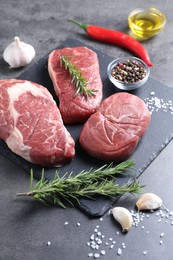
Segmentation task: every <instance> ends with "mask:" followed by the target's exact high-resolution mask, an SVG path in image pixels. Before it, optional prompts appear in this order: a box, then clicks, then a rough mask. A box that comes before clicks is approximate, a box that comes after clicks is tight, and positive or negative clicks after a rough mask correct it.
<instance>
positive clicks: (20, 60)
mask: <svg viewBox="0 0 173 260" xmlns="http://www.w3.org/2000/svg"><path fill="white" fill-rule="evenodd" d="M34 57H35V50H34V48H33V47H32V46H31V45H30V44H27V43H25V42H22V41H20V38H19V37H17V36H16V37H14V42H12V43H10V44H9V45H8V46H7V47H6V49H5V50H4V53H3V58H4V60H5V61H6V62H7V63H8V64H9V65H10V68H19V67H24V66H26V65H28V64H29V63H31V61H32V59H33V58H34Z"/></svg>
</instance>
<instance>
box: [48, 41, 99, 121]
mask: <svg viewBox="0 0 173 260" xmlns="http://www.w3.org/2000/svg"><path fill="white" fill-rule="evenodd" d="M61 56H67V57H70V61H71V62H72V63H73V65H74V66H75V67H77V68H79V69H80V71H81V73H82V76H83V77H85V78H86V79H87V81H88V82H87V88H89V89H94V90H96V92H94V93H95V97H89V98H86V96H82V95H80V94H78V95H76V96H74V95H75V93H76V87H75V85H74V83H72V77H71V76H70V74H69V71H68V70H65V68H64V67H63V66H60V57H61ZM48 71H49V75H50V78H51V80H52V82H53V85H54V89H55V92H56V94H57V96H58V98H59V102H60V103H59V109H60V112H61V115H62V118H63V121H64V122H65V123H67V124H72V123H81V122H85V121H86V120H87V119H88V118H89V117H90V115H91V114H93V113H94V112H96V110H97V109H98V107H99V106H100V103H101V101H102V81H101V77H100V68H99V61H98V57H97V54H96V53H95V52H94V51H92V50H90V49H89V48H87V47H84V46H79V47H73V48H62V49H57V50H54V51H52V52H51V53H50V55H49V59H48Z"/></svg>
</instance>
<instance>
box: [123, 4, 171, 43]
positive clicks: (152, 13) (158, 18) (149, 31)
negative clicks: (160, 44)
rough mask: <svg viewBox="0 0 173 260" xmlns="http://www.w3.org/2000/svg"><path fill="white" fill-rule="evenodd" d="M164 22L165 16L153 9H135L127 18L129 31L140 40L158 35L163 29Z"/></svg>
mask: <svg viewBox="0 0 173 260" xmlns="http://www.w3.org/2000/svg"><path fill="white" fill-rule="evenodd" d="M165 22H166V18H165V15H164V14H163V13H161V12H160V11H159V10H157V9H155V8H150V9H147V10H143V9H136V10H134V11H133V12H132V13H131V14H130V15H129V17H128V23H129V27H130V29H131V30H132V32H133V33H134V34H135V35H136V36H137V37H139V38H140V39H142V40H144V39H148V38H150V37H152V36H154V35H156V34H157V33H159V32H160V31H161V30H162V29H163V28H164V26H165Z"/></svg>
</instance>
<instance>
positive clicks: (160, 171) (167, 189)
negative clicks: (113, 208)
mask: <svg viewBox="0 0 173 260" xmlns="http://www.w3.org/2000/svg"><path fill="white" fill-rule="evenodd" d="M149 6H154V7H157V8H158V9H160V10H162V11H163V12H164V13H165V14H166V17H167V25H166V28H165V29H164V30H163V31H162V32H161V33H160V34H159V35H158V36H156V37H154V38H152V39H150V40H148V41H145V42H144V43H143V44H144V46H145V47H146V48H147V50H148V52H149V54H150V57H151V60H152V62H153V63H154V67H153V68H152V69H151V76H153V77H155V78H157V79H159V80H161V81H163V82H164V83H166V84H168V85H170V86H171V87H173V79H172V68H173V66H172V60H173V33H172V28H173V20H172V12H173V4H172V1H169V0H167V1H161V0H153V1H148V0H147V1H143V2H139V1H138V0H135V1H128V0H121V1H110V0H107V1H103V0H94V1H90V0H89V1H79V0H73V1H67V0H65V1H60V0H57V1H53V0H50V1H45V0H42V1H39V0H36V1H24V0H18V1H17V0H16V1H12V0H7V1H2V0H0V79H5V78H12V77H17V76H18V75H19V74H20V73H21V72H22V71H25V69H26V68H24V69H20V70H10V69H9V68H8V65H7V64H6V63H5V62H4V61H3V59H2V53H3V50H4V48H5V47H6V46H7V45H8V44H9V43H10V42H11V41H12V39H13V37H14V36H15V35H18V36H20V38H21V40H23V41H26V42H28V43H30V44H32V45H33V46H34V47H35V49H36V58H35V59H34V60H33V62H32V64H33V63H35V62H39V60H40V59H41V58H42V57H44V55H45V54H47V53H49V52H50V51H51V50H52V49H54V48H55V47H57V46H58V45H59V44H60V43H61V42H62V41H64V40H65V39H66V38H74V39H78V40H82V41H84V42H85V43H86V44H91V45H92V46H93V47H95V48H98V49H99V50H101V51H102V52H106V53H107V54H109V55H111V56H113V57H118V56H126V55H129V54H130V53H129V52H128V51H127V50H124V49H121V48H120V47H117V46H113V45H109V44H104V43H99V42H95V41H93V40H91V39H89V38H88V37H87V36H86V35H84V33H83V31H82V30H81V29H80V28H78V27H76V26H75V25H73V24H70V23H68V22H67V20H68V19H70V18H75V19H77V20H79V21H81V22H84V23H92V24H96V25H100V26H104V27H108V28H114V29H117V30H120V31H123V32H127V31H128V26H127V15H128V13H129V12H130V11H131V10H133V9H134V8H137V7H149ZM32 64H31V65H29V66H32ZM170 99H172V100H173V97H170ZM160 123H162V122H160ZM156 134H157V129H156ZM172 153H173V143H172V142H171V143H170V144H169V145H168V146H167V147H166V148H165V149H164V150H163V152H162V153H161V154H160V155H159V156H158V157H157V158H156V159H155V160H154V162H153V163H152V164H151V165H150V166H149V167H148V168H147V170H146V171H145V172H144V173H143V174H142V176H141V177H140V179H139V180H140V183H141V184H144V185H146V187H145V189H144V191H147V192H155V193H156V194H158V195H159V196H160V197H162V199H163V202H164V204H165V206H166V207H168V208H169V209H170V210H173V206H172V200H173V195H172V176H173V174H172V169H173V160H172ZM0 165H1V167H0V178H1V179H0V180H1V181H0V184H1V185H0V197H1V199H0V259H2V260H11V259H15V260H18V259H26V260H30V259H35V260H41V259H43V260H47V259H51V260H54V259H58V260H67V259H68V260H69V259H70V260H86V259H89V258H88V256H87V255H88V253H89V252H90V251H91V250H90V248H89V247H88V246H87V241H88V240H89V239H90V236H91V235H92V233H93V232H94V228H95V226H96V225H99V226H100V228H99V229H100V231H101V232H102V234H104V235H105V239H108V238H110V237H113V238H114V239H115V240H116V246H115V247H114V248H113V249H109V248H106V246H105V244H103V245H102V248H103V249H104V250H106V255H105V256H102V257H101V259H105V260H110V259H117V258H118V256H117V248H118V247H121V243H122V242H125V243H126V245H127V248H126V249H125V250H124V251H123V254H122V256H121V257H120V258H121V259H123V260H124V259H130V258H131V259H143V257H145V259H147V260H150V259H151V260H154V259H159V260H162V259H165V260H171V259H172V237H173V226H172V225H170V224H169V225H168V224H166V223H165V222H164V221H162V222H161V223H159V224H158V223H157V218H156V216H155V214H150V218H149V220H147V221H145V223H144V226H145V229H144V230H142V228H141V227H138V228H134V227H133V228H132V230H131V231H130V232H129V233H128V234H127V235H124V234H121V232H120V235H119V236H117V235H116V232H117V231H121V230H120V227H119V225H117V224H116V223H115V221H113V219H112V218H110V217H107V216H106V215H105V216H104V218H103V221H100V220H99V219H90V218H88V217H87V216H86V215H84V214H83V213H81V212H80V211H79V210H77V209H75V208H68V209H66V210H63V209H59V208H57V207H52V208H47V207H46V206H43V205H40V204H39V203H37V202H35V201H32V200H30V199H29V198H28V199H27V198H26V199H25V198H17V197H16V192H20V191H25V190H26V191H27V190H28V189H29V176H28V174H27V173H25V172H24V170H22V169H20V168H19V167H18V166H16V165H15V164H13V163H12V162H11V161H9V160H8V159H6V158H5V157H3V156H2V155H0ZM135 201H136V197H133V196H127V195H126V196H124V197H122V198H121V200H120V201H119V202H118V205H125V206H126V207H128V208H129V209H133V208H134V204H135ZM66 221H68V222H69V225H67V226H66V225H64V223H65V222H66ZM78 222H80V224H81V225H80V227H78V226H77V223H78ZM146 230H149V231H150V233H149V235H148V236H147V235H146V232H145V231H146ZM161 232H164V233H165V236H164V238H163V239H162V240H163V245H159V241H160V233H161ZM48 241H51V245H50V246H47V242H48ZM105 241H106V240H105ZM144 250H147V251H148V254H147V255H146V256H144V255H143V253H142V252H143V251H144Z"/></svg>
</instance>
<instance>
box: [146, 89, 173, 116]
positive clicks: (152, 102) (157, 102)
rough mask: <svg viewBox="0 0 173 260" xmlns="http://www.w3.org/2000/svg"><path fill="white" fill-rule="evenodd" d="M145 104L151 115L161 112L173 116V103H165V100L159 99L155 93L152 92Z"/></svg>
mask: <svg viewBox="0 0 173 260" xmlns="http://www.w3.org/2000/svg"><path fill="white" fill-rule="evenodd" d="M144 102H145V104H146V105H147V107H148V109H149V111H150V114H152V113H153V112H158V111H159V110H162V111H164V112H169V113H170V114H173V101H172V100H168V101H165V100H164V99H163V98H159V97H157V96H156V95H155V92H154V91H151V92H150V96H149V97H147V98H145V99H144Z"/></svg>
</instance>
